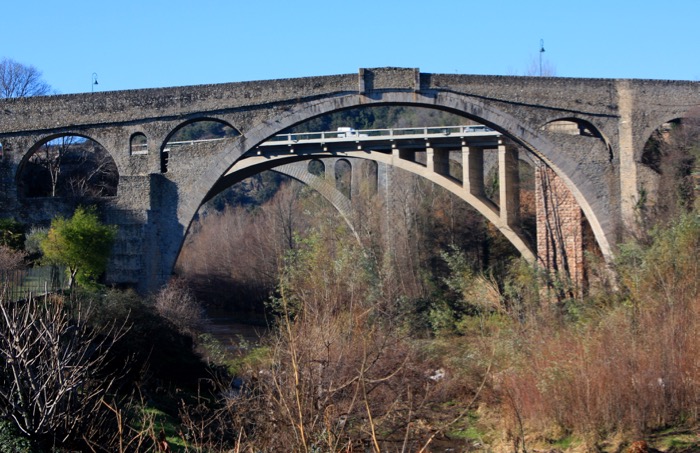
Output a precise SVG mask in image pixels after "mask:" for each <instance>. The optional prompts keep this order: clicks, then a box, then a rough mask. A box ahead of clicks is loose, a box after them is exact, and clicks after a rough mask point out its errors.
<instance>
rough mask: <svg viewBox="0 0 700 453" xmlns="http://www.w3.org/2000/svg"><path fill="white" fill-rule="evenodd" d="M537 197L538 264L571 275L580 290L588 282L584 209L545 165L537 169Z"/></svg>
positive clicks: (565, 276) (569, 276)
mask: <svg viewBox="0 0 700 453" xmlns="http://www.w3.org/2000/svg"><path fill="white" fill-rule="evenodd" d="M535 198H536V209H537V260H538V263H539V264H540V265H542V266H543V267H545V268H547V269H550V270H551V271H552V272H553V273H554V274H557V275H559V276H561V277H564V278H570V280H571V283H572V284H573V285H574V288H575V290H576V291H577V292H578V291H580V290H581V289H582V287H583V285H584V283H585V273H584V262H583V231H582V221H583V214H582V211H581V208H580V207H579V205H578V203H577V202H576V199H575V198H574V196H573V194H572V193H571V191H570V190H569V189H568V188H567V187H566V185H565V184H564V182H563V181H562V180H561V179H560V178H559V177H558V176H557V175H556V173H554V171H552V170H551V169H550V168H548V167H544V166H540V167H537V168H536V170H535Z"/></svg>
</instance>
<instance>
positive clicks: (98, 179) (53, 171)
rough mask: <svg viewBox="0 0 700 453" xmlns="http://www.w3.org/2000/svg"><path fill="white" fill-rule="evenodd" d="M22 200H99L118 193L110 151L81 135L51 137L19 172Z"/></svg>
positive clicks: (36, 148) (29, 157) (33, 152)
mask: <svg viewBox="0 0 700 453" xmlns="http://www.w3.org/2000/svg"><path fill="white" fill-rule="evenodd" d="M17 178H18V188H19V192H20V194H21V196H22V197H25V198H37V197H63V198H99V197H112V196H115V195H116V194H117V186H118V183H119V173H118V170H117V166H116V163H115V162H114V159H112V156H111V155H110V154H109V152H107V150H106V149H105V148H104V147H103V146H102V145H100V144H99V143H97V142H96V141H94V140H92V139H90V138H88V137H84V136H79V135H60V136H52V137H47V138H46V139H44V140H42V141H41V142H39V143H37V144H36V145H35V146H34V147H33V148H32V149H31V150H30V152H29V153H28V157H27V158H26V159H25V161H24V162H23V163H22V164H21V166H20V169H19V171H18V177H17Z"/></svg>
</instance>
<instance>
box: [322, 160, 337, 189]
mask: <svg viewBox="0 0 700 453" xmlns="http://www.w3.org/2000/svg"><path fill="white" fill-rule="evenodd" d="M337 160H338V159H323V160H322V161H321V162H323V170H324V172H325V178H326V181H333V184H335V162H336V161H337Z"/></svg>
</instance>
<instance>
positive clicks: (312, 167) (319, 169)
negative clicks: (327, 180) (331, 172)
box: [307, 159, 326, 178]
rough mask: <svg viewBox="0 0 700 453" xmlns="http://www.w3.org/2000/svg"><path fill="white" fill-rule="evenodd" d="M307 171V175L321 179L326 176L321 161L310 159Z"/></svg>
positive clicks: (324, 167) (324, 165) (324, 166)
mask: <svg viewBox="0 0 700 453" xmlns="http://www.w3.org/2000/svg"><path fill="white" fill-rule="evenodd" d="M307 169H308V171H309V173H311V174H312V175H314V176H319V177H322V178H323V177H325V176H326V164H324V163H323V162H322V161H321V159H311V160H310V161H309V165H308V166H307Z"/></svg>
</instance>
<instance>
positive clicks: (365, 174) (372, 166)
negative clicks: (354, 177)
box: [359, 160, 379, 195]
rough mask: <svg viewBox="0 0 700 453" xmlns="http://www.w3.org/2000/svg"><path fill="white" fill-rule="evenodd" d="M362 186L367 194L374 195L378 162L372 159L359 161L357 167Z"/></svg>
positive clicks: (377, 178) (377, 185)
mask: <svg viewBox="0 0 700 453" xmlns="http://www.w3.org/2000/svg"><path fill="white" fill-rule="evenodd" d="M359 171H360V174H361V178H360V180H361V181H363V187H362V188H361V189H366V190H367V193H368V194H371V195H374V194H376V193H377V190H378V187H379V164H377V162H376V161H374V160H363V161H361V162H360V168H359Z"/></svg>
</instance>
